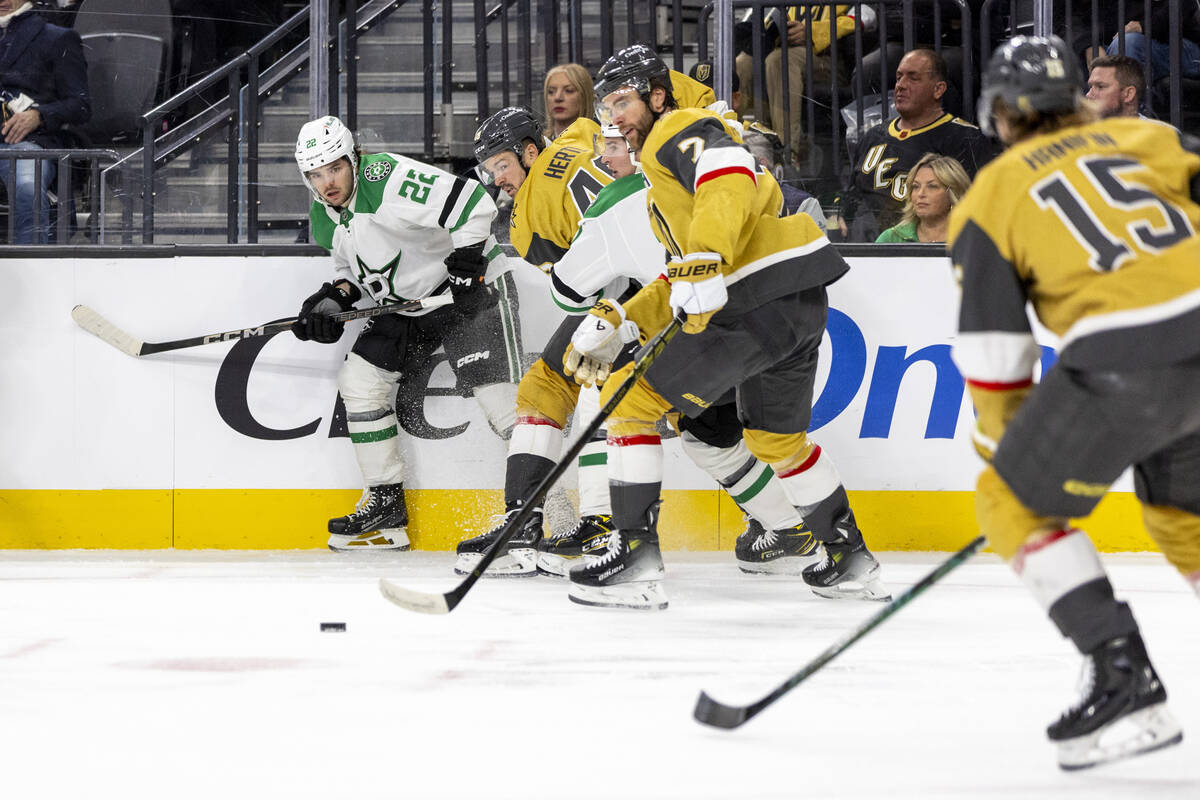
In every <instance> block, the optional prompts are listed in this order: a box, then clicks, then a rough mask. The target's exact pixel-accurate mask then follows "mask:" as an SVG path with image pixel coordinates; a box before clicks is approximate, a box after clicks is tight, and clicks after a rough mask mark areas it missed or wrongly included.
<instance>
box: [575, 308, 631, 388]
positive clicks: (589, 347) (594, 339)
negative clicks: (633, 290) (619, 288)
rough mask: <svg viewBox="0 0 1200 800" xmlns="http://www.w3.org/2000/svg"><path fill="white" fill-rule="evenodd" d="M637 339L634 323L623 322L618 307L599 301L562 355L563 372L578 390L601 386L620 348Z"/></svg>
mask: <svg viewBox="0 0 1200 800" xmlns="http://www.w3.org/2000/svg"><path fill="white" fill-rule="evenodd" d="M638 336H639V331H638V326H637V323H636V322H634V321H633V320H629V319H626V318H625V309H624V308H622V307H621V304H620V303H618V302H616V301H615V300H601V301H600V302H599V303H596V305H594V306H592V309H591V311H589V312H588V313H587V316H585V317H584V318H583V321H582V322H580V323H579V327H578V328H576V329H575V334H574V335H573V336H572V337H571V343H570V344H569V345H567V351H566V353H564V354H563V372H565V373H566V374H567V375H568V376H573V377H574V378H575V382H576V383H578V384H580V385H581V386H591V385H592V384H597V385H599V384H601V383H604V380H605V379H606V378H607V377H608V374H609V373H610V372H611V371H612V365H613V362H614V361H616V359H617V356H618V355H619V354H620V352H621V348H622V347H624V346H625V345H627V344H629V343H630V342H634V341H637V339H638Z"/></svg>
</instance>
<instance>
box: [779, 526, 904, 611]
mask: <svg viewBox="0 0 1200 800" xmlns="http://www.w3.org/2000/svg"><path fill="white" fill-rule="evenodd" d="M834 527H835V528H836V530H837V532H838V533H840V534H841V536H842V538H841V539H839V540H835V541H831V542H825V543H824V544H825V558H824V559H823V560H822V561H821V562H820V563H817V564H813V565H812V566H810V567H806V568H805V569H804V571H803V572H802V573H801V577H803V578H804V582H805V583H807V584H808V586H809V588H810V589H812V591H813V594H815V595H817V596H818V597H827V598H830V599H834V600H837V599H843V598H845V599H851V600H879V601H881V602H887V601H889V600H891V599H892V594H891V592H889V591H888V590H887V587H886V586H884V585H883V582H882V581H880V580H879V562H878V561H876V560H875V556H873V555H871V551H870V550H868V549H867V543H866V542H865V541H863V536H862V532H861V531H859V529H858V525H857V524H856V523H855V521H854V513H853V512H852V511H846V512H845V513H844V514H843V515H842V516H841V517H840V518H839V519H838V520H837V521H836V522H835V523H834Z"/></svg>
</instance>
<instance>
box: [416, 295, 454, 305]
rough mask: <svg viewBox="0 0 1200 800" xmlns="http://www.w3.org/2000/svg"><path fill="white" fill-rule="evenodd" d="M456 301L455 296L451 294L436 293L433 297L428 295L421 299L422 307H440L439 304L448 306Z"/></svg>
mask: <svg viewBox="0 0 1200 800" xmlns="http://www.w3.org/2000/svg"><path fill="white" fill-rule="evenodd" d="M453 302H454V296H453V295H449V294H435V295H434V296H433V297H426V298H425V299H424V300H422V301H421V308H438V307H439V306H448V305H450V304H451V303H453Z"/></svg>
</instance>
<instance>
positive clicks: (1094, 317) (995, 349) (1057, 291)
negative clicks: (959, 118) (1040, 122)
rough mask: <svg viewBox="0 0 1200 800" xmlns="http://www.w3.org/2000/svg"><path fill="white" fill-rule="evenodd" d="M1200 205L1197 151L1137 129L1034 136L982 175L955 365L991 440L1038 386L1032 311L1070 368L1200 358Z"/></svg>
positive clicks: (967, 249) (1131, 123)
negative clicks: (1019, 398) (1019, 395)
mask: <svg viewBox="0 0 1200 800" xmlns="http://www.w3.org/2000/svg"><path fill="white" fill-rule="evenodd" d="M1198 196H1200V141H1197V140H1196V139H1194V138H1192V137H1187V136H1181V134H1180V133H1179V132H1178V131H1176V130H1175V129H1174V128H1172V127H1170V126H1168V125H1163V124H1160V123H1156V122H1151V121H1145V120H1138V119H1129V118H1114V119H1108V120H1101V121H1099V122H1095V123H1091V124H1088V125H1082V126H1078V127H1071V128H1066V129H1064V130H1061V131H1057V132H1055V133H1052V134H1044V135H1040V136H1035V137H1032V138H1030V139H1027V140H1025V141H1022V142H1020V143H1018V144H1016V145H1015V146H1013V147H1012V148H1010V149H1009V150H1008V151H1007V152H1006V153H1004V154H1003V155H1002V156H1000V157H999V158H997V159H996V160H994V161H993V162H991V163H990V164H989V165H988V166H986V167H984V169H983V170H981V171H980V173H979V175H978V176H977V177H976V179H975V182H974V184H972V186H971V188H970V190H969V191H968V192H967V195H966V197H965V198H963V200H962V202H961V203H959V205H958V206H957V207H956V208H955V209H954V211H953V212H952V214H951V217H950V228H949V235H948V242H947V248H948V249H949V252H950V256H951V259H952V261H953V262H954V267H955V270H956V271H958V273H959V274H960V275H961V280H962V290H963V294H962V306H961V308H960V312H959V331H960V332H959V337H958V340H957V342H956V344H955V347H954V358H955V361H956V362H957V363H958V365H959V368H960V370H961V371H962V373H963V375H964V377H966V379H967V382H968V385H969V386H971V388H972V395H973V396H974V397H975V398H976V405H977V408H978V409H979V413H980V425H981V428H984V429H989V428H990V433H989V435H990V436H992V437H996V436H998V435H999V433H1001V432H1002V430H1003V423H1004V422H1005V421H1006V417H1007V415H1010V414H1011V412H1012V411H1013V410H1015V405H1016V403H1015V402H1014V401H1013V400H1012V399H1011V398H1010V399H1008V400H1005V399H1004V398H1003V393H1005V392H1024V391H1027V390H1028V387H1029V386H1030V385H1031V382H1032V375H1033V368H1034V364H1035V363H1036V362H1037V360H1038V358H1039V356H1040V350H1039V347H1038V345H1037V343H1036V342H1035V341H1034V339H1033V334H1032V332H1031V328H1030V324H1029V321H1028V318H1027V316H1026V310H1025V309H1026V303H1031V304H1032V306H1033V310H1034V312H1035V313H1036V314H1037V317H1038V319H1039V320H1040V321H1041V322H1042V324H1044V325H1045V326H1046V327H1047V328H1048V329H1049V330H1051V331H1053V332H1054V333H1055V334H1057V335H1058V336H1060V337H1061V339H1062V345H1061V351H1060V353H1059V360H1060V361H1061V362H1062V363H1063V364H1064V365H1067V366H1071V367H1076V368H1081V369H1136V368H1138V367H1142V366H1154V365H1162V364H1168V363H1172V362H1176V361H1181V360H1184V359H1187V358H1190V357H1192V356H1194V355H1196V354H1198V353H1200V238H1197V236H1196V230H1197V226H1200V201H1198V199H1197V198H1198ZM997 393H999V394H997ZM989 409H991V410H990V411H989ZM989 414H990V416H991V417H992V418H991V419H985V418H984V417H985V416H987V415H989ZM1001 417H1004V419H1001Z"/></svg>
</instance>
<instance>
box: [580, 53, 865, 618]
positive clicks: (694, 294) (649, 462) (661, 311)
mask: <svg viewBox="0 0 1200 800" xmlns="http://www.w3.org/2000/svg"><path fill="white" fill-rule="evenodd" d="M596 97H597V99H598V100H597V102H598V110H599V112H600V115H601V119H602V121H604V122H605V123H606V124H607V123H610V122H611V124H613V125H615V126H617V127H618V128H619V129H620V131H621V133H622V134H623V135H624V136H625V138H626V140H627V141H628V142H629V144H630V146H631V147H632V148H633V149H634V150H640V151H641V162H642V167H643V170H644V172H645V176H646V180H647V182H648V183H649V185H650V188H649V190H648V193H647V211H648V213H649V215H650V221H651V227H652V228H653V229H654V231H655V235H656V236H657V237H658V239H659V241H661V242H662V243H663V245H664V247H665V248H666V249H667V251H668V254H669V255H670V256H671V260H670V262H669V263H668V265H667V269H666V274H665V275H664V276H662V277H660V278H659V279H658V280H655V281H653V282H652V283H651V284H649V285H648V286H646V287H645V288H643V289H642V290H641V291H640V292H638V294H637V295H635V296H634V297H633V298H632V299H631V300H630V301H629V302H628V303H627V304H626V305H625V306H624V307H622V306H621V304H619V303H617V302H615V301H613V300H605V301H603V302H601V303H600V304H598V305H597V306H596V307H594V308H593V309H592V310H591V311H590V312H589V315H588V317H587V318H586V319H585V320H584V321H583V322H582V323H581V324H580V326H579V328H578V329H577V331H576V333H575V335H574V337H573V338H572V341H571V346H570V348H569V349H568V350H567V355H566V358H565V364H564V366H565V369H566V371H567V372H569V373H572V374H574V375H575V377H576V379H577V380H580V381H581V382H585V383H590V382H593V381H596V380H597V379H600V380H602V379H603V377H604V376H605V375H606V374H607V372H608V370H609V368H610V365H611V364H612V362H613V360H614V359H615V357H616V355H617V354H618V353H619V352H620V348H621V346H622V338H623V336H626V335H628V332H629V331H630V323H633V324H634V325H635V326H636V328H637V330H638V331H639V332H640V336H641V338H642V339H645V338H647V337H648V336H650V335H653V334H654V333H656V332H657V331H658V330H660V329H661V328H662V327H663V326H665V325H666V324H667V322H668V320H669V319H670V318H671V316H672V313H673V311H674V312H682V313H686V314H687V322H686V323H685V325H684V327H683V334H681V335H680V336H677V337H676V338H675V339H674V340H673V341H672V342H671V344H670V345H669V346H668V347H667V348H666V349H665V350H664V351H663V353H662V355H660V356H659V357H658V358H657V359H656V360H655V362H654V364H653V365H652V366H651V368H650V369H649V371H648V372H647V373H646V375H645V376H644V378H642V379H641V380H639V381H638V383H637V384H636V385H635V387H634V388H633V389H632V390H631V391H630V392H629V393H628V394H627V395H626V396H625V398H624V399H623V400H622V401H621V402H620V403H619V404H618V405H617V407H616V409H615V411H614V413H613V414H612V416H611V417H610V418H609V420H608V448H607V449H608V469H609V495H610V500H611V503H612V509H613V522H614V524H615V525H616V528H617V530H615V531H614V532H613V534H612V535H611V536H610V537H609V542H608V551H607V553H606V554H605V556H604V557H603V558H601V559H600V560H598V561H596V562H595V563H591V564H580V565H577V566H575V567H574V568H572V570H571V574H570V578H571V587H570V596H571V599H572V600H574V601H576V602H580V603H583V604H587V605H601V606H615V607H634V608H665V607H666V605H667V599H666V594H665V592H664V591H663V589H662V586H661V580H662V577H663V568H662V558H661V555H660V553H659V542H658V532H657V517H658V506H659V495H660V489H661V485H662V477H663V455H662V445H661V441H660V439H659V435H658V432H657V430H656V429H655V422H656V420H658V419H659V418H660V417H662V416H663V414H664V413H666V412H668V411H670V410H672V409H675V410H678V411H680V412H682V413H684V414H686V415H688V416H690V417H695V416H698V415H699V414H701V413H702V412H703V411H704V410H705V409H706V408H708V407H710V406H711V405H713V404H714V403H715V402H717V401H719V400H720V399H721V398H722V397H723V396H724V395H725V394H726V392H728V391H729V390H731V389H732V390H734V391H735V395H736V400H737V409H738V416H739V417H740V419H741V421H742V423H743V426H744V432H743V438H744V440H745V442H746V445H747V447H748V448H749V450H750V452H751V453H753V454H754V455H755V456H757V457H758V458H759V459H760V460H762V461H764V462H765V463H767V464H769V465H771V467H772V468H773V470H774V471H775V473H776V474H778V475H779V477H780V478H782V482H783V486H784V489H785V491H786V492H787V494H788V497H789V499H790V500H791V502H792V504H793V505H795V506H797V507H798V513H797V515H796V518H795V522H796V526H795V529H794V530H793V531H792V532H791V534H792V537H793V538H794V540H795V542H794V543H793V544H794V545H795V546H796V549H797V551H802V552H803V554H804V555H806V556H807V557H808V566H807V567H806V569H805V570H804V572H803V576H804V579H805V581H806V582H807V583H808V584H809V585H810V586H813V587H814V589H820V590H822V591H823V592H825V593H827V596H839V590H850V589H851V588H852V591H846V592H845V593H846V594H851V595H852V596H858V597H864V596H865V597H872V598H879V599H882V598H885V597H886V596H887V595H886V591H885V590H883V589H882V586H881V585H880V583H879V581H878V578H877V577H876V574H877V572H878V568H879V565H878V562H876V561H875V559H874V558H873V557H872V556H871V554H870V553H869V552H868V551H867V549H866V546H865V544H864V543H863V539H862V536H861V534H860V532H859V530H858V527H857V525H856V524H855V521H854V515H853V513H852V512H851V511H850V507H849V503H848V502H847V499H846V493H845V490H844V488H843V487H842V484H841V480H840V479H839V477H838V474H837V470H836V468H835V467H834V466H833V463H832V461H831V460H830V459H829V457H828V456H827V455H825V454H823V453H822V451H821V449H820V448H819V447H817V446H816V445H815V444H814V443H812V442H810V441H809V440H808V438H807V435H806V430H807V428H808V423H809V418H810V415H811V400H812V391H813V382H814V378H815V373H816V365H817V348H818V345H819V344H820V341H821V336H822V333H823V332H824V327H825V317H826V312H827V300H826V294H825V286H826V285H827V284H829V283H832V282H833V281H834V280H836V279H837V278H838V277H840V276H841V275H842V274H843V273H844V272H845V271H846V269H847V266H846V263H845V261H844V260H842V258H841V256H839V255H838V254H837V252H836V251H835V250H834V249H833V247H831V246H830V244H829V241H828V239H826V238H825V236H824V235H823V234H822V233H821V231H820V229H818V228H817V226H816V224H815V223H814V222H813V221H812V219H811V218H809V217H808V216H806V215H797V216H792V217H786V218H780V217H779V213H780V209H781V208H782V203H783V196H782V194H781V192H780V190H779V185H778V184H777V183H776V182H775V181H774V179H773V178H771V177H770V175H768V174H767V173H765V172H762V171H760V170H758V169H757V168H756V164H755V161H754V159H753V157H752V156H751V155H750V153H749V152H748V151H747V150H746V149H745V148H744V147H742V146H741V137H740V135H739V134H738V132H737V130H736V129H735V128H734V127H733V126H732V125H731V124H730V123H728V122H727V121H725V120H723V119H722V118H721V117H720V116H718V115H717V114H716V113H714V112H712V111H708V110H706V109H691V108H686V109H681V108H679V107H678V106H677V103H676V102H675V99H674V96H673V94H672V77H671V75H670V73H669V71H668V70H667V67H666V65H665V64H664V63H663V62H662V60H661V59H659V58H658V56H657V55H656V54H654V52H653V51H652V50H650V49H649V48H647V47H645V46H641V45H635V46H632V47H629V48H626V49H625V50H622V51H620V52H618V53H617V54H616V55H614V56H613V57H612V58H610V59H609V60H608V61H607V62H605V64H604V66H603V67H602V68H601V69H600V73H599V76H598V78H597V82H596ZM630 369H631V367H630V366H626V367H624V368H622V369H619V370H617V371H616V372H615V373H614V374H613V375H612V377H611V378H610V379H609V380H608V381H607V382H605V384H604V388H603V390H602V397H601V401H602V402H607V400H608V398H609V397H611V396H612V394H613V390H614V389H615V388H616V387H617V386H619V385H620V384H621V383H622V382H623V379H624V378H625V377H626V375H628V373H629V371H630ZM801 516H803V521H801ZM772 534H774V532H772Z"/></svg>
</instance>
